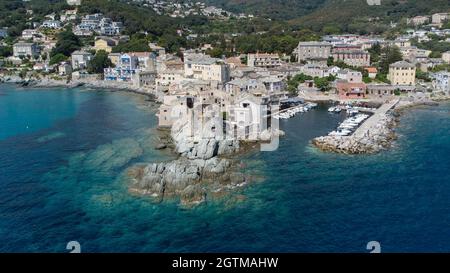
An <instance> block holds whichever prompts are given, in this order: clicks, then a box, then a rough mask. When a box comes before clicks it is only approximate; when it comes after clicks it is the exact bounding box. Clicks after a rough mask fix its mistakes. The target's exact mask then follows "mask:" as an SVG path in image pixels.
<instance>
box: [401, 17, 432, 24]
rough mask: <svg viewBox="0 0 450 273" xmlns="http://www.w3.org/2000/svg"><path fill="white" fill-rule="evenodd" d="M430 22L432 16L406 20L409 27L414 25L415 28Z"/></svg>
mask: <svg viewBox="0 0 450 273" xmlns="http://www.w3.org/2000/svg"><path fill="white" fill-rule="evenodd" d="M429 22H430V16H415V17H412V18H408V19H407V20H406V23H407V24H408V25H413V26H420V25H425V24H427V23H429Z"/></svg>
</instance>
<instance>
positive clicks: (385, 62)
mask: <svg viewBox="0 0 450 273" xmlns="http://www.w3.org/2000/svg"><path fill="white" fill-rule="evenodd" d="M401 60H403V55H402V53H401V52H400V49H399V48H398V47H397V46H387V47H385V48H383V49H382V56H381V60H380V70H381V73H382V74H387V73H388V72H389V65H391V64H393V63H395V62H398V61H401Z"/></svg>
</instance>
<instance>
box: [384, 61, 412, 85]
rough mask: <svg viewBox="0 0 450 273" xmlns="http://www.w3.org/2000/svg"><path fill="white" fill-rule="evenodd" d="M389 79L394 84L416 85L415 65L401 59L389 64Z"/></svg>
mask: <svg viewBox="0 0 450 273" xmlns="http://www.w3.org/2000/svg"><path fill="white" fill-rule="evenodd" d="M388 80H390V81H391V84H393V85H414V84H415V83H416V67H415V65H413V64H411V63H408V62H405V61H399V62H396V63H393V64H391V65H390V66H389V74H388Z"/></svg>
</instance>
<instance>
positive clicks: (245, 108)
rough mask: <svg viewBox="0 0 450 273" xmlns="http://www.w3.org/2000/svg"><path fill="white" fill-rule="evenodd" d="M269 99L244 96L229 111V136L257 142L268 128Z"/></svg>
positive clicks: (227, 122)
mask: <svg viewBox="0 0 450 273" xmlns="http://www.w3.org/2000/svg"><path fill="white" fill-rule="evenodd" d="M267 111H268V99H267V98H264V97H255V96H251V95H247V96H244V97H243V98H241V99H239V100H238V102H237V103H236V104H235V105H234V106H233V107H230V109H228V112H227V121H226V124H227V127H228V129H229V130H230V131H231V132H229V134H231V135H233V136H235V138H236V139H240V140H257V139H259V136H260V133H261V132H262V131H263V130H264V129H265V128H267V117H265V115H267Z"/></svg>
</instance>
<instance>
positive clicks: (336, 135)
mask: <svg viewBox="0 0 450 273" xmlns="http://www.w3.org/2000/svg"><path fill="white" fill-rule="evenodd" d="M398 102H399V99H394V100H391V101H389V102H386V103H385V104H383V105H382V106H381V107H379V108H378V109H376V110H375V111H374V113H373V114H372V115H371V116H369V114H357V115H355V116H353V117H349V118H347V119H346V120H344V121H343V122H342V123H341V124H340V125H339V127H338V128H337V130H335V131H332V132H330V133H329V134H328V135H327V136H322V137H318V138H315V139H313V141H312V143H313V145H314V146H316V147H318V148H319V149H321V150H323V151H330V152H337V153H345V154H364V153H376V152H379V151H381V150H382V149H385V148H387V147H389V146H390V143H391V140H393V139H395V135H394V133H393V130H392V128H393V127H394V124H395V120H394V117H393V115H392V109H394V108H395V106H396V105H397V104H398Z"/></svg>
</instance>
